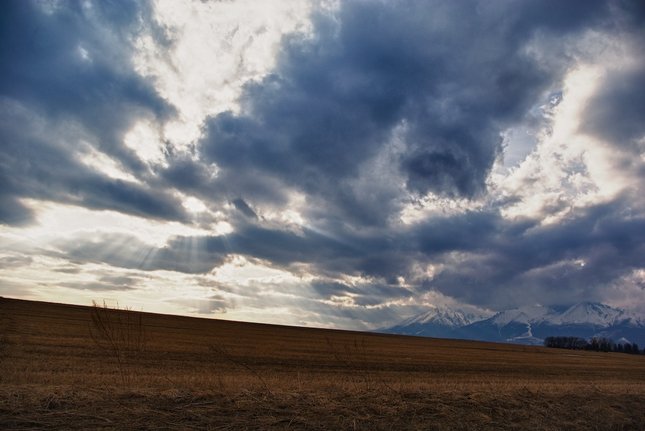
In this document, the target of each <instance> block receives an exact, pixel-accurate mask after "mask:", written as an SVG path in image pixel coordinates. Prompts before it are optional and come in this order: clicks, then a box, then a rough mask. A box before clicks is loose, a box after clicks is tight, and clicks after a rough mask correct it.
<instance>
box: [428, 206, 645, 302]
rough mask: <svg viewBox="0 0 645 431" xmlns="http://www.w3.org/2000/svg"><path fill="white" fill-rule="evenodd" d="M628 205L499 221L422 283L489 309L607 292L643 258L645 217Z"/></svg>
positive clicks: (592, 296)
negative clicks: (546, 221) (465, 253)
mask: <svg viewBox="0 0 645 431" xmlns="http://www.w3.org/2000/svg"><path fill="white" fill-rule="evenodd" d="M631 198H633V196H632V197H631ZM629 204H630V199H629V198H628V197H627V196H621V197H620V198H617V199H616V200H614V201H612V202H610V203H605V204H598V205H595V206H593V207H591V208H589V209H587V210H585V211H581V212H580V213H579V214H578V215H576V216H575V217H572V218H568V219H566V220H563V221H561V222H560V223H557V224H554V225H547V226H539V225H535V226H532V227H531V228H529V229H527V227H528V226H523V227H522V228H520V229H515V228H514V227H513V225H512V224H510V225H509V224H504V225H502V224H498V225H497V227H496V228H495V230H494V231H493V232H494V235H487V237H486V238H483V239H482V238H481V237H473V242H476V243H477V247H478V250H476V253H475V254H474V255H471V256H469V257H467V258H465V259H462V260H457V261H453V262H451V261H450V259H449V256H446V257H444V258H443V261H444V262H445V263H446V264H447V267H446V269H445V270H444V271H442V272H441V273H440V274H439V275H438V276H437V277H436V278H434V279H432V280H429V281H428V282H427V287H432V288H435V289H437V290H439V291H441V292H443V293H444V294H447V295H451V296H454V297H457V298H459V299H460V300H462V301H464V302H466V303H474V304H479V305H484V306H489V307H493V308H495V307H505V306H513V305H517V304H518V303H544V304H554V303H571V302H576V301H580V300H582V299H585V298H589V299H594V300H603V299H607V298H606V297H605V294H606V292H605V288H606V286H607V285H608V284H609V283H611V282H612V281H613V280H617V279H619V278H620V277H621V276H624V275H627V274H629V273H630V272H631V271H632V270H634V269H638V268H640V267H642V265H643V261H642V256H643V253H644V252H645V233H644V232H645V216H643V215H642V214H641V215H639V216H636V217H634V216H630V217H625V212H624V209H625V208H626V207H628V206H629Z"/></svg>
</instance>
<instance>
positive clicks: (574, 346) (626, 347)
mask: <svg viewBox="0 0 645 431" xmlns="http://www.w3.org/2000/svg"><path fill="white" fill-rule="evenodd" d="M544 345H545V346H546V347H554V348H556V349H571V350H591V351H594V352H619V353H632V354H636V355H637V354H639V353H641V350H640V349H639V347H638V344H636V343H631V344H630V343H614V342H613V341H612V340H610V339H609V338H604V337H593V338H592V339H591V340H586V339H584V338H580V337H546V338H545V339H544ZM642 353H643V354H645V349H643V352H642Z"/></svg>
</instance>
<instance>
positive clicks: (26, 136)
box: [0, 1, 185, 225]
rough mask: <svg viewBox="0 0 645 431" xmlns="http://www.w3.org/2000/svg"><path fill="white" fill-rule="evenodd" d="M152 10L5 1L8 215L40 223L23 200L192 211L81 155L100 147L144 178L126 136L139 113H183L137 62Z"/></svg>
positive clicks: (1, 150) (1, 100) (11, 220)
mask: <svg viewBox="0 0 645 431" xmlns="http://www.w3.org/2000/svg"><path fill="white" fill-rule="evenodd" d="M148 14H149V10H148V6H147V4H146V3H142V2H128V1H123V2H117V3H114V2H60V3H45V2H32V1H9V2H3V4H2V13H1V14H0V112H1V115H2V119H1V124H0V138H1V139H0V169H1V170H0V176H1V177H2V179H3V186H2V188H1V189H0V195H2V197H1V199H2V200H3V202H4V203H6V205H4V204H3V205H2V208H3V209H2V211H0V222H2V223H6V224H13V225H19V224H25V223H27V222H29V221H30V219H31V213H30V210H29V209H28V208H26V207H24V205H22V204H20V203H19V202H18V201H17V200H16V199H18V198H21V197H35V198H41V199H50V200H57V201H62V202H71V203H77V204H80V205H85V206H88V207H90V208H98V209H115V210H117V211H123V212H126V213H131V214H137V215H143V216H148V217H156V218H170V219H183V218H185V215H184V213H183V210H182V208H181V206H180V205H179V202H178V201H177V200H176V199H174V198H173V197H172V196H169V195H168V194H167V193H166V192H160V191H153V190H151V189H150V187H148V186H146V185H137V184H133V183H127V182H123V181H118V180H112V179H109V178H106V177H103V176H101V175H99V174H96V173H94V172H92V171H91V170H90V169H89V168H87V167H85V166H84V165H82V164H81V163H80V162H79V157H80V155H81V151H82V150H83V149H84V145H93V146H95V148H97V149H98V150H100V151H101V152H104V153H106V154H108V155H110V156H111V157H113V158H114V159H115V160H117V161H118V162H119V163H121V164H122V165H123V166H124V167H125V169H126V170H128V171H130V172H131V173H133V174H134V176H137V177H145V175H146V170H147V168H146V166H145V165H143V164H142V163H141V162H140V161H139V160H138V158H137V157H136V156H135V155H134V154H133V153H132V151H131V150H130V149H128V148H127V147H125V146H124V144H123V136H124V134H125V132H126V131H127V130H128V129H129V128H130V127H131V126H132V125H133V124H134V122H135V121H136V120H137V119H141V118H148V119H155V118H157V119H163V118H168V116H169V115H171V114H172V112H173V110H172V108H171V107H169V106H168V105H167V104H166V103H165V102H164V101H163V100H162V99H161V98H160V97H159V96H158V95H157V94H156V92H155V90H154V89H153V87H152V86H151V85H150V84H149V83H148V82H146V81H145V80H143V79H142V78H141V77H139V76H138V75H137V74H136V73H135V71H134V70H133V67H132V64H131V61H130V56H131V46H130V44H131V42H132V40H133V37H134V35H136V34H137V32H138V31H139V30H140V29H141V27H142V26H143V23H145V22H146V21H149V18H147V15H148Z"/></svg>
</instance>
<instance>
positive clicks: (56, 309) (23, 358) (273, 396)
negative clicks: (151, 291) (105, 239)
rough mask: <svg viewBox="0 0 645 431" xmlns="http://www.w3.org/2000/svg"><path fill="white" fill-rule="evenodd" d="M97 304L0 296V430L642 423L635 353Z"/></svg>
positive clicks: (643, 366)
mask: <svg viewBox="0 0 645 431" xmlns="http://www.w3.org/2000/svg"><path fill="white" fill-rule="evenodd" d="M92 310H94V312H96V310H97V309H96V308H95V309H92V308H91V307H77V306H66V305H59V304H46V303H37V302H29V301H17V300H9V299H0V317H1V320H2V321H3V322H5V323H4V324H3V326H2V328H4V329H2V328H0V329H1V330H2V331H3V332H4V334H0V336H4V337H5V339H6V343H4V345H5V348H4V349H3V350H1V351H0V356H2V357H0V361H2V362H0V365H1V366H2V373H0V379H1V380H0V429H88V428H91V429H123V428H130V429H160V428H161V429H192V428H196V429H365V430H380V429H383V430H385V429H396V430H400V429H401V430H403V429H437V430H443V429H518V430H519V429H580V430H583V429H584V430H588V429H591V430H593V429H616V430H623V429H635V430H638V429H645V409H643V407H642V406H643V405H645V357H644V356H634V355H624V354H614V353H596V352H577V351H576V352H572V351H565V350H558V349H545V348H539V347H523V346H511V345H502V344H492V343H477V342H467V341H456V340H438V339H424V338H415V337H400V336H392V335H382V334H366V333H358V332H350V331H329V330H320V329H305V328H291V327H282V326H273V325H257V324H246V323H238V322H227V321H217V320H206V319H193V318H186V317H178V316H163V315H156V314H145V313H143V314H142V313H135V312H129V313H132V314H130V316H131V317H132V318H133V319H134V320H132V321H133V322H140V329H141V333H142V334H145V336H144V337H143V338H144V339H145V343H144V344H145V348H144V349H141V350H140V351H141V352H143V354H140V355H135V356H130V357H128V369H127V373H128V377H127V381H124V380H123V379H122V370H121V369H120V367H119V366H118V361H116V360H115V358H114V357H113V354H112V353H110V352H111V351H110V349H109V348H108V349H106V344H105V343H101V342H99V343H98V344H97V343H95V342H93V341H92V336H91V335H90V329H89V328H90V327H92V312H93V311H92ZM99 311H100V312H101V313H106V314H105V315H102V316H101V318H102V319H103V320H104V321H105V319H112V318H115V317H116V316H118V313H124V312H122V311H121V312H119V311H114V310H108V309H107V308H105V307H100V309H99ZM114 313H117V314H114ZM122 316H125V314H123V315H122ZM138 319H140V320H138ZM138 325H139V324H135V325H133V326H131V328H132V329H131V330H132V331H134V332H135V333H136V332H137V331H138V329H137V327H138ZM125 327H128V326H125ZM95 328H96V327H95ZM94 338H95V339H96V338H97V334H96V333H95V334H94ZM134 338H137V337H134ZM135 344H136V343H135ZM125 350H127V351H130V350H134V351H137V348H132V349H130V348H128V349H125Z"/></svg>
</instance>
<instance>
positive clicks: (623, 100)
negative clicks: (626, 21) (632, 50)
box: [583, 37, 645, 153]
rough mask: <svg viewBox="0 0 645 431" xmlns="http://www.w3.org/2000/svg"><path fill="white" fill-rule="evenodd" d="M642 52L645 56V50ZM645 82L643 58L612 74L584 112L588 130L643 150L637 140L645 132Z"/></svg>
mask: <svg viewBox="0 0 645 431" xmlns="http://www.w3.org/2000/svg"><path fill="white" fill-rule="evenodd" d="M642 42H643V43H645V37H644V38H643V40H642ZM641 54H642V55H645V49H642V50H641ZM644 83H645V59H643V58H641V62H640V64H638V66H637V67H632V68H629V69H627V70H619V71H616V72H614V73H609V74H608V76H607V77H605V79H604V80H603V81H602V82H601V83H600V86H599V87H600V90H599V91H598V93H597V94H596V95H595V96H594V98H593V100H592V101H591V103H590V104H589V106H588V108H587V109H586V111H585V113H584V117H583V118H584V129H585V130H586V131H589V132H591V133H593V134H595V135H597V136H599V137H601V138H603V139H604V140H606V141H607V142H609V143H611V144H613V145H616V146H619V147H622V148H623V149H626V150H629V151H631V152H637V153H638V152H640V151H643V149H642V148H638V146H637V144H636V140H637V139H639V138H642V137H643V136H644V135H645V121H643V112H645V84H644Z"/></svg>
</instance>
